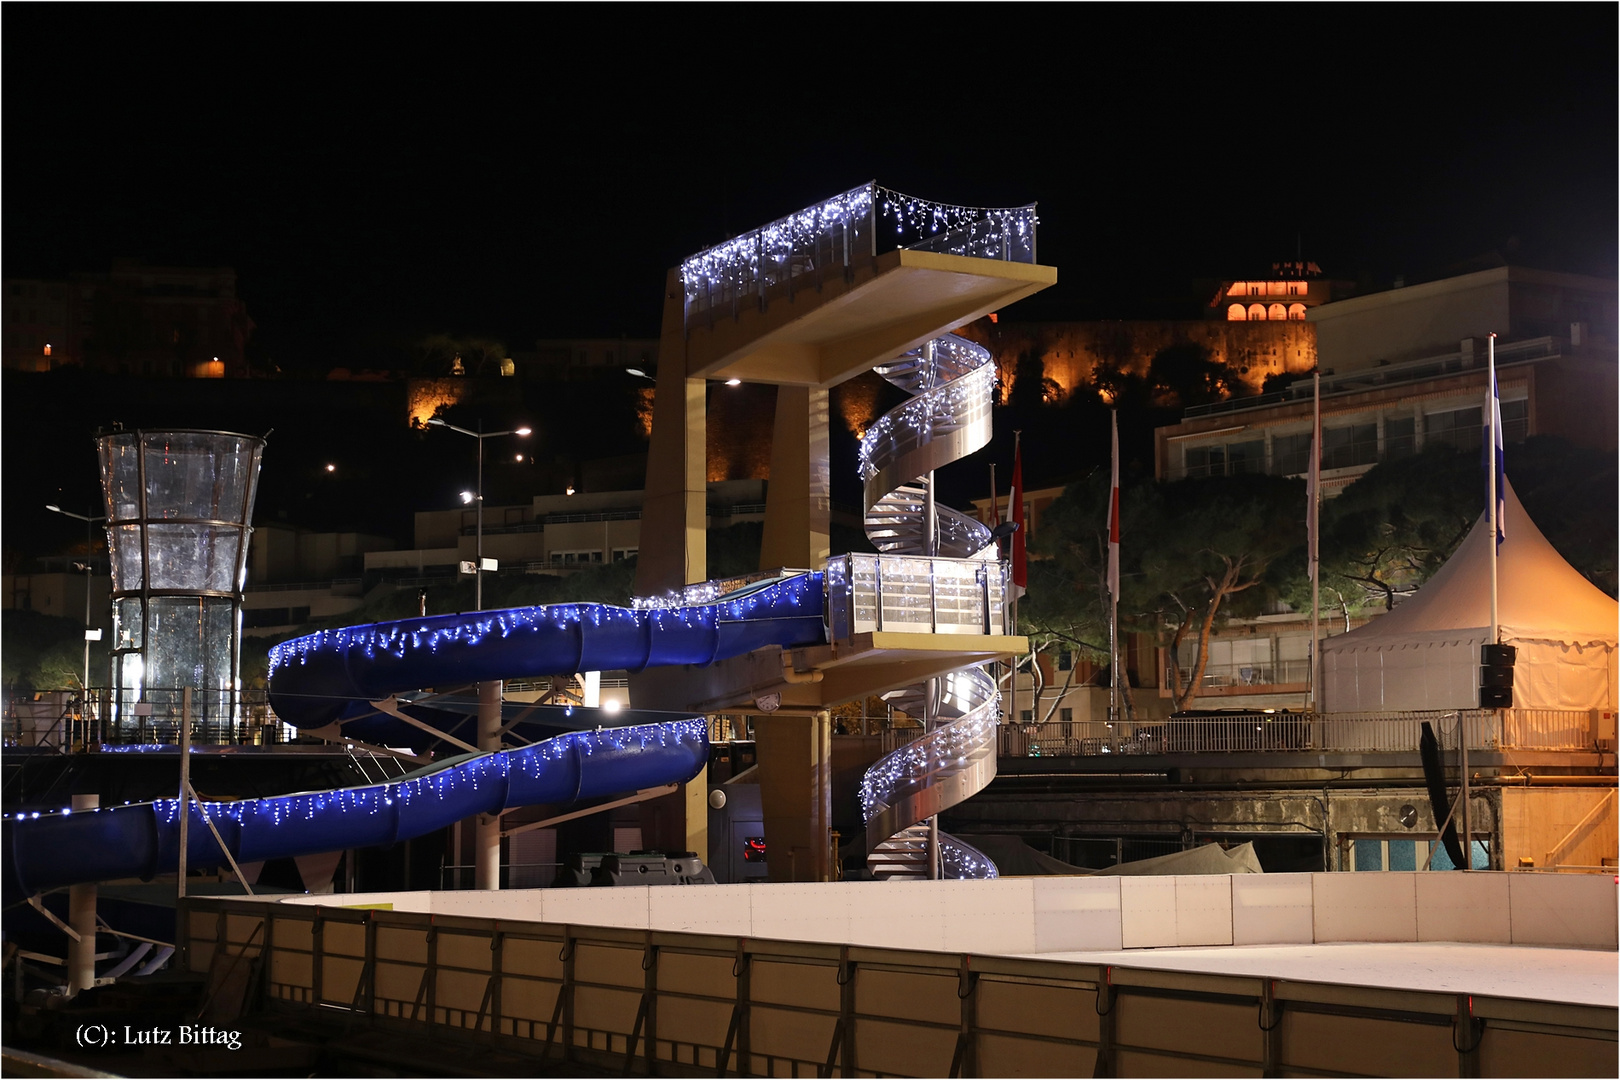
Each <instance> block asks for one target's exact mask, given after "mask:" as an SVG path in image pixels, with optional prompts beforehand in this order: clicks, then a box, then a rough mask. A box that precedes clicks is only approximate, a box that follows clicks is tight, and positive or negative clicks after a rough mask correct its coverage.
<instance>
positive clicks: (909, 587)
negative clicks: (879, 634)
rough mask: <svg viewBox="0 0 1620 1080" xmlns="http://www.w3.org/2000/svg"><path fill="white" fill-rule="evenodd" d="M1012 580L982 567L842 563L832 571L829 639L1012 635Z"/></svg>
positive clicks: (845, 558) (995, 566)
mask: <svg viewBox="0 0 1620 1080" xmlns="http://www.w3.org/2000/svg"><path fill="white" fill-rule="evenodd" d="M1007 574H1008V567H1007V564H1006V563H1004V562H985V561H982V560H978V559H929V558H924V557H922V556H916V555H842V556H839V557H838V558H836V559H831V560H829V561H828V563H827V618H828V633H829V635H830V636H831V638H832V640H834V641H847V640H849V638H850V637H852V636H853V635H855V634H864V633H870V632H872V631H879V630H887V631H893V632H902V633H917V634H1005V633H1007V632H1008V629H1007V604H1006V598H1007Z"/></svg>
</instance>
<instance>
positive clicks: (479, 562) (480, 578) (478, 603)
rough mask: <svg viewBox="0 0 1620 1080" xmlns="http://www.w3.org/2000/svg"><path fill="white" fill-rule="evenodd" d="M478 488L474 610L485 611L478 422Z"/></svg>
mask: <svg viewBox="0 0 1620 1080" xmlns="http://www.w3.org/2000/svg"><path fill="white" fill-rule="evenodd" d="M478 430H479V432H480V434H479V435H477V436H476V438H477V439H478V486H477V488H476V489H475V494H474V496H473V513H474V515H475V516H474V518H473V529H474V533H473V535H474V540H473V610H474V611H483V610H484V436H483V434H482V432H483V430H484V422H483V421H482V420H480V421H478Z"/></svg>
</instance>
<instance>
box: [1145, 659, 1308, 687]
mask: <svg viewBox="0 0 1620 1080" xmlns="http://www.w3.org/2000/svg"><path fill="white" fill-rule="evenodd" d="M1191 672H1192V665H1191V664H1190V663H1186V664H1183V665H1181V667H1180V668H1179V670H1178V669H1177V667H1176V665H1174V664H1166V665H1165V668H1164V685H1165V686H1177V687H1179V686H1181V685H1183V683H1184V681H1185V679H1186V677H1187V675H1190V674H1191ZM1310 677H1311V662H1310V661H1309V660H1260V661H1251V662H1248V663H1237V664H1205V665H1204V674H1203V678H1202V680H1201V681H1200V682H1199V685H1200V686H1202V687H1203V688H1205V689H1210V690H1213V689H1218V688H1221V687H1227V686H1278V685H1282V684H1289V683H1298V684H1304V683H1305V682H1307V681H1309V679H1310Z"/></svg>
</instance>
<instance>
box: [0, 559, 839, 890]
mask: <svg viewBox="0 0 1620 1080" xmlns="http://www.w3.org/2000/svg"><path fill="white" fill-rule="evenodd" d="M822 606H823V600H822V581H821V575H820V574H800V575H797V576H794V577H790V578H785V579H779V580H774V581H770V582H765V583H761V584H759V585H757V586H754V587H752V588H749V589H745V590H739V591H738V592H736V593H733V594H732V595H730V596H727V597H726V598H724V599H722V600H717V601H714V602H711V603H704V604H696V605H691V606H685V607H665V608H651V609H634V610H632V609H626V608H618V607H610V606H607V605H602V604H562V605H554V606H550V607H534V608H513V609H509V610H505V611H488V612H477V613H471V614H465V615H446V616H438V617H435V618H421V619H405V620H401V621H398V622H392V623H374V624H371V625H367V626H353V627H346V628H344V629H341V630H324V631H321V632H320V633H316V634H309V635H306V636H304V637H300V638H295V639H293V640H291V641H287V642H283V643H282V644H280V645H278V646H276V647H275V648H274V649H273V650H272V651H271V675H270V696H271V700H272V702H273V704H274V707H275V710H276V714H277V715H278V716H279V717H280V718H281V719H282V720H284V721H286V722H288V723H291V724H295V725H297V726H300V727H323V726H325V725H327V724H331V723H342V724H343V731H344V732H345V733H349V734H353V735H355V737H357V738H364V737H366V734H368V733H369V732H370V731H371V730H372V729H371V728H367V727H366V725H368V724H370V725H373V727H374V728H375V730H378V731H382V732H385V734H389V735H404V736H407V737H417V736H420V734H421V733H420V732H418V731H416V729H413V728H410V727H409V726H407V725H405V724H402V723H400V722H399V721H397V720H395V719H393V718H392V717H388V716H386V715H379V714H377V712H376V709H375V708H374V707H373V706H372V705H371V704H370V703H371V702H373V701H375V700H378V699H380V698H384V697H388V696H390V695H394V694H400V693H403V692H406V691H409V690H416V689H419V688H422V687H432V686H444V685H450V684H461V683H465V682H476V681H480V680H486V679H499V678H516V677H535V676H542V675H561V674H572V673H574V672H578V671H603V670H615V669H628V670H631V671H639V670H641V669H643V668H646V667H651V666H661V665H673V664H698V665H702V664H709V663H713V662H714V661H716V660H722V659H725V658H727V657H731V656H739V655H742V654H744V653H748V652H752V651H753V650H755V649H758V648H762V647H765V646H768V645H781V646H784V647H785V646H793V645H807V644H814V643H818V642H820V641H822V640H823V639H824V631H823V624H822ZM423 715H431V714H429V713H428V711H427V710H424V711H423ZM447 715H449V716H454V715H455V714H447ZM603 719H608V718H607V717H603ZM351 720H352V723H351V722H350V721H351ZM707 761H708V725H707V721H706V720H705V719H704V718H702V717H679V718H676V719H670V720H666V721H663V722H660V723H653V724H632V725H631V726H626V727H604V728H599V729H597V730H594V731H574V732H569V733H567V734H564V735H559V736H557V737H556V738H551V739H547V740H545V741H543V742H538V743H535V744H533V745H531V746H526V747H523V748H521V749H516V750H506V751H502V752H499V753H491V754H471V755H464V756H462V757H459V758H452V759H449V760H446V761H443V762H438V763H435V764H434V765H433V766H431V767H429V768H428V769H425V770H421V771H419V772H418V773H415V774H411V775H409V776H406V777H403V778H401V779H400V780H397V781H394V782H392V783H387V784H376V785H370V786H365V787H356V788H341V789H335V790H329V791H318V792H308V793H303V794H297V795H281V796H275V797H271V798H263V799H243V800H240V801H231V802H206V803H203V804H202V805H201V806H199V805H197V804H195V803H194V804H192V806H191V809H190V821H189V824H188V834H187V843H186V850H187V855H186V858H187V863H188V865H189V866H191V867H199V868H201V867H217V866H221V865H224V864H225V863H226V862H227V860H226V858H225V855H224V851H223V850H222V849H221V844H222V843H223V845H224V848H225V849H228V850H229V851H230V853H231V856H232V857H234V858H235V859H236V861H237V862H238V863H242V862H257V861H259V860H261V859H272V858H282V857H287V856H294V855H309V854H314V853H317V852H322V851H339V850H347V849H350V848H362V847H372V846H377V845H387V844H393V843H398V842H399V841H401V840H409V839H411V838H413V837H417V836H422V835H424V834H426V833H430V832H433V831H434V830H436V829H441V828H444V827H445V826H447V825H450V824H451V823H453V822H456V821H461V820H464V819H466V818H469V817H471V816H473V815H475V814H495V813H499V812H501V811H503V810H508V809H512V808H514V807H519V806H533V805H536V804H542V803H545V804H552V805H562V804H568V803H573V802H578V801H583V800H590V799H600V798H606V797H609V796H612V795H617V794H622V793H624V792H630V791H638V790H642V789H644V788H649V787H656V786H658V785H661V784H668V783H684V782H686V781H688V780H690V779H692V778H693V777H694V776H696V775H697V774H698V772H699V771H700V770H701V769H702V768H703V766H704V765H705V764H706V763H707ZM205 812H206V815H207V820H204V813H205ZM210 822H212V825H213V829H210V828H209V823H210ZM0 825H3V830H0V831H3V850H0V857H3V860H4V866H3V868H0V875H3V879H4V881H3V885H4V889H5V895H6V898H7V902H8V903H13V902H16V901H18V900H19V899H21V898H22V897H25V896H29V895H32V894H33V893H36V892H39V891H40V890H43V889H52V888H57V887H60V886H63V885H71V884H75V883H78V882H86V881H108V880H113V879H117V878H127V877H139V878H150V877H152V876H154V875H156V874H161V873H172V872H173V871H174V870H175V869H176V867H177V866H178V862H179V851H180V806H179V800H178V799H166V800H158V801H156V802H151V803H141V804H136V805H131V806H119V807H110V808H104V809H101V810H94V811H80V812H78V813H72V812H69V811H61V812H58V813H49V814H47V813H40V814H27V815H13V816H11V817H10V818H8V819H6V820H5V821H4V822H3V823H0ZM214 830H217V831H218V833H219V837H218V839H216V838H215V836H214Z"/></svg>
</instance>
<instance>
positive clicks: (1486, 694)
mask: <svg viewBox="0 0 1620 1080" xmlns="http://www.w3.org/2000/svg"><path fill="white" fill-rule="evenodd" d="M1479 707H1480V708H1482V709H1511V708H1513V687H1511V686H1482V687H1480V688H1479Z"/></svg>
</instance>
